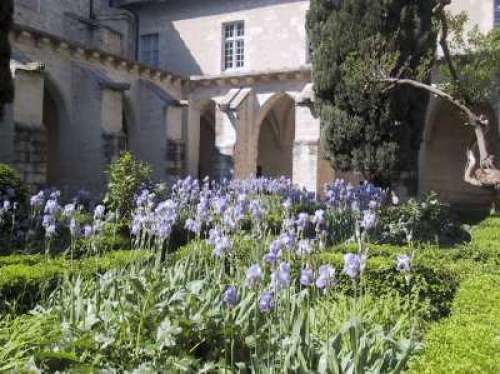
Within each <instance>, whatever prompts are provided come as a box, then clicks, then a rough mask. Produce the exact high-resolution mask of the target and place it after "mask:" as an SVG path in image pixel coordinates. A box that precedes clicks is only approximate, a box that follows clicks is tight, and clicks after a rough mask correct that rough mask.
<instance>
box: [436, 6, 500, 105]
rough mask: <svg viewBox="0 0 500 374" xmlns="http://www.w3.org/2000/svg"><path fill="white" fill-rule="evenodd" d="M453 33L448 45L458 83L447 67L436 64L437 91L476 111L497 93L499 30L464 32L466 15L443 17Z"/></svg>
mask: <svg viewBox="0 0 500 374" xmlns="http://www.w3.org/2000/svg"><path fill="white" fill-rule="evenodd" d="M447 18H448V22H449V24H450V28H451V30H452V31H453V32H452V36H451V37H450V40H449V44H450V49H451V52H452V53H453V54H454V55H455V56H457V57H453V64H454V67H455V70H456V71H457V74H458V77H457V78H458V80H456V79H455V78H454V76H453V75H452V71H451V69H450V66H449V65H448V64H442V65H440V74H441V76H442V80H441V82H440V83H441V86H440V88H441V89H443V90H444V91H446V92H448V93H449V94H450V95H452V96H453V97H455V98H456V99H458V100H460V101H462V102H463V103H465V104H466V105H468V106H470V107H472V108H476V109H477V107H478V106H480V105H483V104H485V103H486V102H488V101H489V100H492V99H494V98H495V97H497V96H498V94H499V93H500V91H499V84H498V72H499V68H498V59H500V30H498V28H495V27H494V28H492V29H491V31H489V32H487V33H483V32H481V31H480V30H479V28H478V27H477V26H475V27H474V28H472V29H471V30H470V31H466V27H465V25H466V23H467V22H468V21H469V19H468V16H467V14H466V13H460V14H458V15H451V14H448V15H447Z"/></svg>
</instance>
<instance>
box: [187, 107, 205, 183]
mask: <svg viewBox="0 0 500 374" xmlns="http://www.w3.org/2000/svg"><path fill="white" fill-rule="evenodd" d="M200 115H201V113H200V108H199V107H198V106H197V105H196V104H194V103H190V105H189V108H188V109H187V116H188V118H187V134H186V138H187V139H186V141H187V144H186V172H187V174H188V175H191V176H192V177H194V178H198V172H199V163H200Z"/></svg>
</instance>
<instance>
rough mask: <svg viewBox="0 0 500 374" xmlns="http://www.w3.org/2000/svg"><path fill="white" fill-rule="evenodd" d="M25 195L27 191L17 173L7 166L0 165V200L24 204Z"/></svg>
mask: <svg viewBox="0 0 500 374" xmlns="http://www.w3.org/2000/svg"><path fill="white" fill-rule="evenodd" d="M12 192H13V193H14V195H12ZM11 195H12V196H11ZM27 195H28V189H27V187H26V185H25V184H24V183H23V181H22V180H21V178H20V177H19V175H18V174H17V172H16V171H15V170H14V169H13V168H12V167H10V166H8V165H5V164H0V198H3V199H9V200H12V202H14V201H17V202H19V203H24V202H25V201H26V197H27Z"/></svg>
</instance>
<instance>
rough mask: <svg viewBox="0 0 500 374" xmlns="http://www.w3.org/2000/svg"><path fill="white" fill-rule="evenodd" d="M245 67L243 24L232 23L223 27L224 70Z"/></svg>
mask: <svg viewBox="0 0 500 374" xmlns="http://www.w3.org/2000/svg"><path fill="white" fill-rule="evenodd" d="M243 66H245V24H244V23H243V22H234V23H228V24H225V25H224V70H230V69H239V68H242V67H243Z"/></svg>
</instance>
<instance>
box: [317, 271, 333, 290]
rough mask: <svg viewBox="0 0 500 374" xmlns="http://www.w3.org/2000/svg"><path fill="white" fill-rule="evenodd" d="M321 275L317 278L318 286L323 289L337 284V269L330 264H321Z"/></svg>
mask: <svg viewBox="0 0 500 374" xmlns="http://www.w3.org/2000/svg"><path fill="white" fill-rule="evenodd" d="M318 273H319V276H318V278H317V279H316V287H318V288H319V289H321V290H324V289H327V288H330V287H333V286H334V285H335V269H334V268H333V267H331V266H330V265H321V266H320V267H319V270H318Z"/></svg>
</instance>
